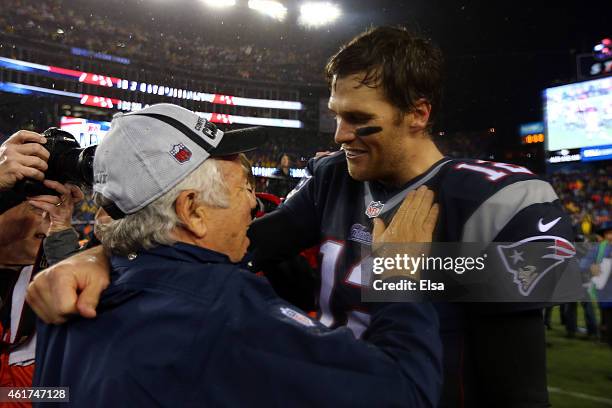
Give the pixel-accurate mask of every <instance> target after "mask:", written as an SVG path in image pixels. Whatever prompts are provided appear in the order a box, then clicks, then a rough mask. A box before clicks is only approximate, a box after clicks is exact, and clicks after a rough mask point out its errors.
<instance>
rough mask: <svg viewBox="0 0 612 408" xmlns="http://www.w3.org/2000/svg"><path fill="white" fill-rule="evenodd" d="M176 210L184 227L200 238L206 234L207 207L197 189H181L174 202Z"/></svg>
mask: <svg viewBox="0 0 612 408" xmlns="http://www.w3.org/2000/svg"><path fill="white" fill-rule="evenodd" d="M174 210H175V211H176V215H177V217H178V218H179V220H180V221H181V224H182V227H183V228H184V229H186V230H188V231H189V232H191V233H192V234H193V235H195V236H196V237H198V238H203V237H204V235H206V230H207V228H206V209H205V207H204V206H203V205H202V204H200V202H199V200H198V192H197V191H196V190H184V191H181V192H180V194H179V196H178V198H177V199H176V201H175V202H174Z"/></svg>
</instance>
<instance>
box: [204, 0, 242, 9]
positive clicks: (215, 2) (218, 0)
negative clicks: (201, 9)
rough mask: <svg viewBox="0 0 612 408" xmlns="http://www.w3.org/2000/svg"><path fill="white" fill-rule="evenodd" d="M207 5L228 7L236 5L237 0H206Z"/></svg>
mask: <svg viewBox="0 0 612 408" xmlns="http://www.w3.org/2000/svg"><path fill="white" fill-rule="evenodd" d="M204 3H206V5H207V6H209V7H213V8H227V7H232V6H235V5H236V0H204Z"/></svg>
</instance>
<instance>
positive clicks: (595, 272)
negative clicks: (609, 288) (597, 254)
mask: <svg viewBox="0 0 612 408" xmlns="http://www.w3.org/2000/svg"><path fill="white" fill-rule="evenodd" d="M600 273H601V268H600V267H599V264H593V265H591V276H599V274H600Z"/></svg>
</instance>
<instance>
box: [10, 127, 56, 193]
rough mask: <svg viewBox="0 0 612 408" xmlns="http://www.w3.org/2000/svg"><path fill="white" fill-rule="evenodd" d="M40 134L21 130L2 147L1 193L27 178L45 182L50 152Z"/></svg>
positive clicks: (45, 140)
mask: <svg viewBox="0 0 612 408" xmlns="http://www.w3.org/2000/svg"><path fill="white" fill-rule="evenodd" d="M44 143H47V139H46V138H45V137H44V136H42V135H39V134H38V133H34V132H30V131H27V130H20V131H19V132H17V133H15V134H14V135H12V136H11V137H9V138H8V140H7V141H6V142H4V143H3V144H2V146H0V191H3V190H10V189H11V188H13V186H14V185H15V183H17V182H18V181H19V180H22V179H23V178H25V177H29V178H32V179H35V180H43V179H44V178H45V174H44V172H45V171H46V170H47V160H48V159H49V152H48V151H47V149H45V148H44V147H43V146H42V144H44Z"/></svg>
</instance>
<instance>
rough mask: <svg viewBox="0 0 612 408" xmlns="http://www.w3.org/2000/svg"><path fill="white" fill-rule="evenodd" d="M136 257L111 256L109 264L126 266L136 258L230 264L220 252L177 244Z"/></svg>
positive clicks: (226, 257) (148, 250)
mask: <svg viewBox="0 0 612 408" xmlns="http://www.w3.org/2000/svg"><path fill="white" fill-rule="evenodd" d="M135 255H136V257H134V256H133V255H132V256H129V257H123V256H116V255H115V256H113V257H112V259H111V263H112V265H113V266H116V267H117V266H118V267H121V266H127V265H129V264H130V263H132V262H133V261H134V260H137V259H138V258H149V257H154V258H165V259H168V260H176V261H181V262H189V263H219V264H232V262H231V261H230V259H229V257H228V256H227V255H225V254H222V253H220V252H216V251H213V250H210V249H206V248H201V247H198V246H195V245H191V244H186V243H183V242H177V243H176V244H174V245H159V246H156V247H154V248H151V249H143V250H141V251H139V252H137V253H136V254H135Z"/></svg>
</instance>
